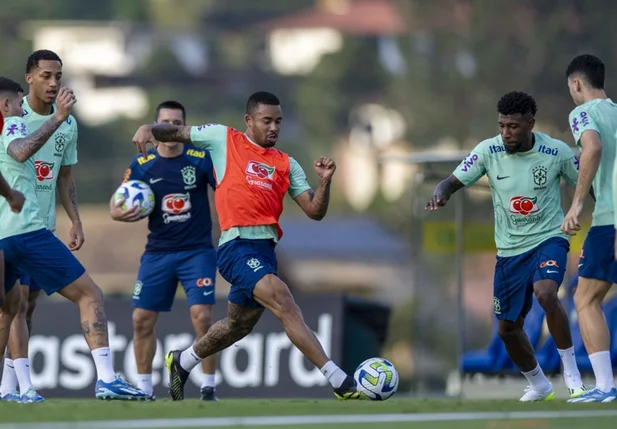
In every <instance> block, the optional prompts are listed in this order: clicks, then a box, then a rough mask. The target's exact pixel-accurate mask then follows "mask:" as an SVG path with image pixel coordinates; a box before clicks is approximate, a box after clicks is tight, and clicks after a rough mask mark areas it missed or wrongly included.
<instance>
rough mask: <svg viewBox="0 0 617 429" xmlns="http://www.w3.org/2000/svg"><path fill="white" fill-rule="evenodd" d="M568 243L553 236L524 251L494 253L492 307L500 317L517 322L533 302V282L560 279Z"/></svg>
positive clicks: (561, 279)
mask: <svg viewBox="0 0 617 429" xmlns="http://www.w3.org/2000/svg"><path fill="white" fill-rule="evenodd" d="M569 250H570V243H568V240H566V239H565V238H561V237H553V238H549V239H548V240H546V241H544V242H543V243H541V244H540V245H538V246H537V247H535V248H533V249H531V250H528V251H527V252H525V253H522V254H520V255H516V256H510V257H500V256H497V264H496V266H495V281H494V284H493V307H494V311H495V315H496V316H497V318H498V319H499V320H508V321H511V322H515V321H517V320H518V319H519V318H520V317H525V316H527V313H529V310H531V306H532V305H533V285H534V283H536V282H538V281H540V280H547V279H548V280H554V281H555V282H556V283H557V287H559V286H560V285H561V283H562V282H563V277H564V275H565V273H566V265H567V262H568V251H569Z"/></svg>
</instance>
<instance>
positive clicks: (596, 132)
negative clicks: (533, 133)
mask: <svg viewBox="0 0 617 429" xmlns="http://www.w3.org/2000/svg"><path fill="white" fill-rule="evenodd" d="M604 73H605V71H604V64H603V63H602V61H601V60H600V59H599V58H597V57H595V56H593V55H580V56H577V57H576V58H574V59H573V60H572V61H571V62H570V64H569V65H568V68H567V70H566V77H567V80H568V87H569V89H570V95H571V96H572V100H573V101H574V104H576V106H577V107H576V108H575V109H574V110H573V111H572V113H570V118H569V122H570V128H571V129H572V135H573V136H574V140H575V142H576V144H577V145H579V146H580V147H581V149H582V150H581V159H580V172H579V178H578V183H577V185H576V191H575V193H574V197H573V198H572V205H571V207H570V210H569V211H568V213H567V214H566V217H565V219H564V221H563V226H562V230H563V231H564V232H566V233H568V234H575V233H576V231H578V230H580V228H581V226H580V223H579V220H578V217H579V216H580V214H581V212H582V210H583V205H584V203H585V197H586V195H587V193H588V192H589V189H590V188H591V187H592V185H593V191H594V193H595V196H596V204H595V208H594V211H593V216H592V222H591V228H590V229H589V232H588V233H587V237H586V238H585V242H584V243H583V249H582V251H581V256H580V260H579V264H578V276H579V279H578V287H577V289H576V293H575V294H574V305H575V307H576V311H577V313H578V323H579V325H580V328H581V335H582V337H583V340H584V342H585V349H586V350H587V353H589V360H590V361H591V366H592V367H593V372H594V375H595V377H596V387H595V389H592V390H590V391H589V392H587V393H586V394H585V395H583V396H581V397H580V398H577V399H573V400H570V402H611V401H615V400H617V389H615V380H614V378H613V369H612V365H611V355H610V352H609V349H610V334H609V330H608V326H607V324H606V320H605V319H604V314H603V313H602V309H601V305H602V301H603V300H604V297H605V296H606V294H607V293H608V291H609V289H610V288H611V286H612V284H613V283H616V282H617V262H616V261H615V219H614V215H615V208H614V200H613V187H616V186H617V185H616V184H615V183H614V182H613V168H614V163H615V154H616V150H615V145H616V144H617V105H616V104H615V103H614V102H613V101H612V100H611V99H609V98H608V97H607V96H606V92H604Z"/></svg>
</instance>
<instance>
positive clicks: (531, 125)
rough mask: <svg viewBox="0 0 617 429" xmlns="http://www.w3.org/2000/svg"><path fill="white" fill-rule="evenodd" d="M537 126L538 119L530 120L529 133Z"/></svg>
mask: <svg viewBox="0 0 617 429" xmlns="http://www.w3.org/2000/svg"><path fill="white" fill-rule="evenodd" d="M535 125H536V118H533V117H532V118H531V119H529V131H531V130H533V127H534V126H535Z"/></svg>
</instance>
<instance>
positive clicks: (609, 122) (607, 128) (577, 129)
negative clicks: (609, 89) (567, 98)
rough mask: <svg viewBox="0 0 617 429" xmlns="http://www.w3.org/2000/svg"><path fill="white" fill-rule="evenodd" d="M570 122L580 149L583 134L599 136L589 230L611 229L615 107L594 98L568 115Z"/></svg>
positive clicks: (616, 132)
mask: <svg viewBox="0 0 617 429" xmlns="http://www.w3.org/2000/svg"><path fill="white" fill-rule="evenodd" d="M569 122H570V129H571V130H572V135H573V136H574V141H575V142H576V144H577V145H579V146H580V145H581V136H582V135H583V133H584V132H585V131H595V132H596V133H598V134H599V136H600V142H601V144H602V158H601V159H600V166H599V167H598V172H597V173H596V177H595V178H594V179H593V183H592V185H593V191H594V193H595V196H596V206H595V209H594V211H593V218H592V222H591V226H601V225H613V224H614V222H615V219H614V215H615V209H614V206H613V168H614V165H615V154H616V150H615V145H616V142H617V105H616V104H615V103H613V101H612V100H611V99H599V98H597V99H595V100H591V101H588V102H587V103H585V104H581V105H580V106H578V107H577V108H576V109H574V110H573V111H572V113H570V120H569ZM583 150H584V149H583Z"/></svg>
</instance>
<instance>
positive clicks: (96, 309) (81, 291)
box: [59, 273, 109, 350]
mask: <svg viewBox="0 0 617 429" xmlns="http://www.w3.org/2000/svg"><path fill="white" fill-rule="evenodd" d="M59 293H60V295H62V296H64V297H65V298H67V299H69V300H71V301H73V302H74V303H75V304H77V306H78V307H79V314H80V317H81V331H82V333H83V334H84V338H85V339H86V342H87V343H88V347H89V348H90V350H94V349H98V348H101V347H109V338H108V333H107V316H106V315H105V306H104V303H103V292H102V291H101V289H100V288H99V287H98V286H97V285H96V284H95V283H94V281H93V280H92V278H91V277H90V276H89V275H88V273H84V275H82V276H81V277H80V278H78V279H77V280H75V281H74V282H73V283H71V284H70V285H68V286H67V287H65V288H64V289H62V290H60V291H59Z"/></svg>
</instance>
